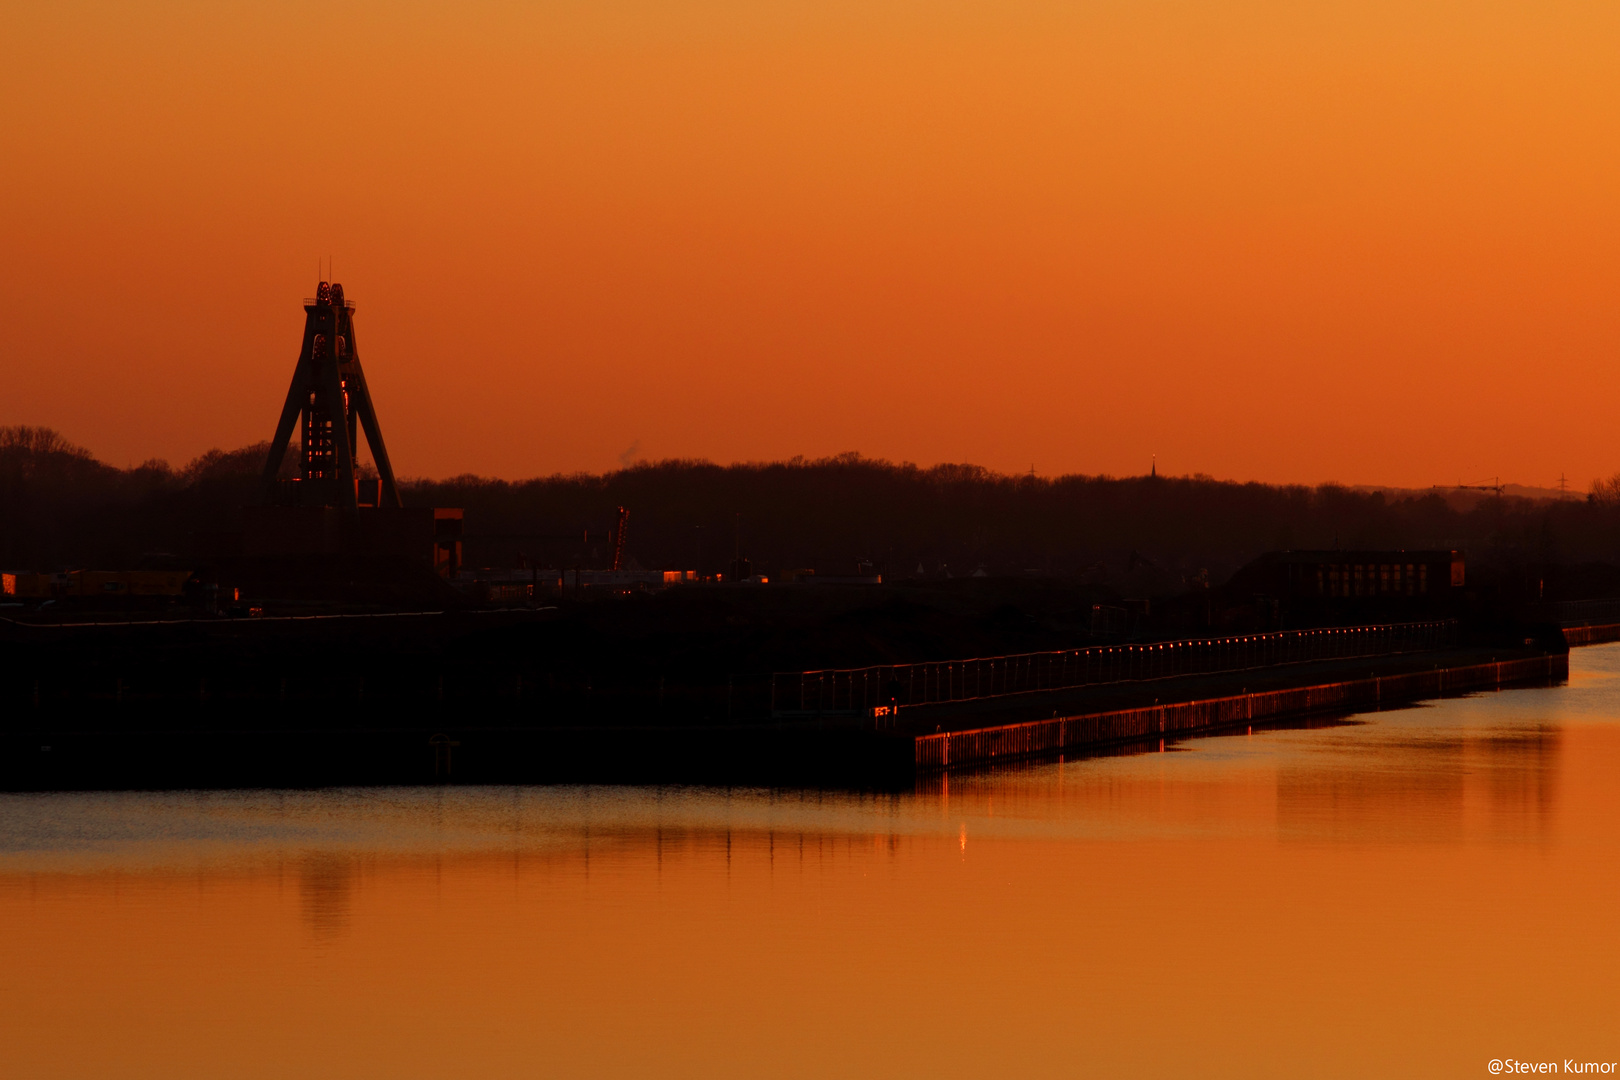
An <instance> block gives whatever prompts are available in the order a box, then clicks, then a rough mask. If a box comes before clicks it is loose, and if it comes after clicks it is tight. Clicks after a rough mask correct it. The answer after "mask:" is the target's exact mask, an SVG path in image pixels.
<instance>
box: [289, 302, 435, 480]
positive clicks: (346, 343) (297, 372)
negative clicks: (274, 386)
mask: <svg viewBox="0 0 1620 1080" xmlns="http://www.w3.org/2000/svg"><path fill="white" fill-rule="evenodd" d="M300 417H302V419H303V430H302V433H301V438H300V444H301V452H300V454H299V462H298V478H297V479H296V480H292V481H281V480H279V479H278V478H277V474H278V473H279V472H280V469H281V463H282V462H283V461H284V460H285V459H286V456H287V446H288V444H289V442H290V441H291V439H292V433H293V427H294V426H295V425H296V424H297V423H298V421H299V418H300ZM362 429H364V431H365V436H366V444H367V445H368V446H369V447H370V448H371V458H372V461H373V462H375V463H376V466H377V473H378V476H377V478H376V479H375V480H370V481H365V482H363V481H362V480H361V478H360V474H359V472H358V470H357V468H356V466H355V462H356V460H357V459H358V457H359V454H360V433H361V430H362ZM264 482H265V486H266V487H267V488H268V489H269V490H270V495H271V501H272V502H275V503H279V504H282V505H289V504H290V505H294V506H338V507H343V508H345V509H350V510H353V509H356V508H357V507H359V506H392V507H398V506H401V505H403V504H402V503H401V502H400V500H399V487H398V485H397V484H396V483H395V482H394V468H393V466H392V465H391V464H390V463H389V461H388V448H387V447H386V446H385V445H384V444H383V436H382V428H381V427H380V426H379V425H378V423H377V410H376V408H375V407H374V406H373V405H372V403H371V391H370V390H369V389H368V388H367V386H366V373H365V370H364V369H363V368H362V367H361V366H360V348H359V346H358V345H357V344H356V342H355V335H354V305H353V304H351V303H349V302H348V301H346V300H345V299H344V298H343V286H342V285H339V284H336V283H332V284H328V283H327V282H324V281H323V282H321V283H320V286H319V287H318V288H317V289H316V290H315V298H314V299H313V300H311V301H309V302H308V303H306V304H305V305H304V344H303V347H302V348H301V349H300V350H299V352H298V366H297V367H296V368H294V369H293V377H292V386H290V387H289V388H288V389H287V402H286V404H284V405H283V406H282V407H281V421H280V422H279V423H278V424H277V425H276V434H275V438H273V439H271V440H270V456H269V458H268V459H267V460H266V461H265V463H264Z"/></svg>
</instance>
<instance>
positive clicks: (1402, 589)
mask: <svg viewBox="0 0 1620 1080" xmlns="http://www.w3.org/2000/svg"><path fill="white" fill-rule="evenodd" d="M1464 561H1465V560H1464V558H1463V553H1462V552H1461V551H1454V550H1428V551H1415V550H1414V551H1408V550H1404V549H1403V550H1385V551H1377V550H1360V551H1273V552H1268V553H1267V554H1265V555H1262V556H1261V557H1260V558H1258V559H1256V560H1255V561H1254V562H1252V563H1250V564H1249V565H1248V566H1246V567H1244V568H1243V569H1242V570H1240V571H1238V574H1237V575H1236V576H1235V577H1234V578H1233V582H1234V584H1239V583H1241V586H1242V587H1243V588H1244V589H1251V590H1253V591H1255V592H1259V593H1265V594H1266V595H1269V596H1271V597H1274V598H1277V599H1283V600H1296V601H1309V600H1334V599H1337V600H1346V599H1356V598H1362V599H1368V600H1373V599H1383V600H1394V599H1396V598H1414V599H1415V598H1440V597H1444V596H1446V595H1448V594H1450V593H1451V592H1452V590H1455V589H1461V588H1462V587H1463V584H1464V581H1465V580H1466V574H1465V566H1464Z"/></svg>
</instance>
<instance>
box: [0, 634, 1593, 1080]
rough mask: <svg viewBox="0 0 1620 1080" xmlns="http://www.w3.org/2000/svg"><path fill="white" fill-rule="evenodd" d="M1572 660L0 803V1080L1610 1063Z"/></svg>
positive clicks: (1311, 1069) (1588, 751)
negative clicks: (828, 784) (1476, 679)
mask: <svg viewBox="0 0 1620 1080" xmlns="http://www.w3.org/2000/svg"><path fill="white" fill-rule="evenodd" d="M1572 666H1573V669H1574V670H1573V675H1572V679H1571V682H1570V684H1569V685H1568V686H1566V687H1558V688H1551V689H1537V690H1519V691H1509V692H1504V693H1500V694H1488V695H1481V696H1478V697H1473V698H1466V699H1454V700H1450V701H1445V702H1441V703H1437V704H1434V705H1430V706H1425V707H1420V708H1413V709H1405V710H1399V711H1392V712H1387V713H1381V714H1373V715H1366V716H1361V717H1357V718H1354V719H1353V720H1352V721H1351V722H1348V723H1342V724H1334V725H1328V726H1320V727H1314V728H1308V729H1293V730H1273V731H1256V732H1254V733H1252V734H1245V735H1237V736H1228V737H1222V738H1215V739H1203V740H1194V741H1189V742H1186V743H1182V744H1180V745H1179V746H1171V747H1169V748H1168V749H1167V750H1166V751H1165V752H1162V753H1145V754H1136V755H1128V756H1114V757H1101V758H1093V759H1085V760H1079V761H1066V762H1063V763H1045V764H1035V765H1027V766H1022V767H1012V768H1007V769H1002V770H998V771H994V772H989V773H983V774H978V775H971V776H952V777H949V778H935V779H932V780H929V781H925V782H924V783H922V784H920V785H919V787H918V790H917V791H916V792H915V793H910V794H906V795H902V796H894V795H878V796H873V795H856V794H848V793H832V792H815V791H793V792H776V791H764V790H736V789H733V790H714V789H688V788H657V789H650V788H649V789H636V788H608V787H594V788H586V787H578V788H477V789H454V788H437V789H385V790H345V791H328V792H229V793H220V792H213V793H209V792H187V793H136V794H68V795H16V796H0V972H3V973H4V975H3V978H0V1075H6V1076H10V1075H26V1076H84V1075H113V1074H116V1075H129V1076H143V1075H150V1076H214V1075H227V1074H228V1075H233V1076H282V1075H290V1074H296V1075H301V1076H372V1075H375V1076H452V1075H455V1076H461V1075H478V1076H507V1075H513V1076H518V1075H522V1076H533V1075H641V1074H644V1073H657V1074H660V1075H676V1076H716V1075H760V1074H770V1075H803V1076H820V1075H826V1074H828V1073H846V1074H849V1073H852V1074H864V1073H877V1072H881V1073H884V1074H894V1075H913V1074H923V1073H927V1074H930V1075H936V1076H937V1075H941V1074H944V1075H984V1074H987V1073H989V1074H995V1075H1001V1074H1005V1073H1007V1072H1044V1071H1051V1070H1061V1071H1062V1072H1064V1073H1066V1074H1067V1073H1072V1072H1080V1071H1084V1072H1100V1073H1105V1074H1123V1075H1234V1076H1257V1075H1269V1076H1295V1075H1365V1074H1366V1073H1367V1072H1368V1071H1378V1072H1380V1073H1381V1074H1386V1075H1453V1074H1455V1075H1465V1074H1466V1075H1477V1074H1478V1073H1479V1070H1480V1069H1482V1068H1483V1066H1484V1064H1485V1062H1486V1061H1487V1060H1489V1059H1490V1058H1492V1057H1497V1058H1500V1057H1518V1058H1528V1059H1535V1058H1540V1057H1546V1058H1547V1059H1548V1060H1551V1059H1553V1058H1557V1059H1559V1060H1562V1059H1563V1058H1564V1057H1569V1056H1571V1055H1586V1057H1585V1058H1584V1059H1583V1060H1594V1059H1598V1058H1601V1060H1605V1061H1608V1060H1616V1059H1620V1038H1617V1037H1615V1035H1614V1033H1615V1025H1614V1024H1613V1019H1612V1018H1613V1016H1614V1015H1615V1014H1616V1008H1617V1006H1620V932H1617V929H1616V926H1615V921H1614V917H1613V916H1614V911H1615V903H1616V901H1620V646H1607V647H1598V648H1589V649H1584V650H1580V651H1578V652H1576V654H1575V655H1574V658H1573V665H1572ZM1594 1055H1595V1056H1596V1057H1594Z"/></svg>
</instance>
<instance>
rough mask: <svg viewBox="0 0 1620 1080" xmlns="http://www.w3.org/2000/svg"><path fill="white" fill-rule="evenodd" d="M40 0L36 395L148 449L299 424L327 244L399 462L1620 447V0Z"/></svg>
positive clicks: (138, 453) (10, 301) (1431, 464)
mask: <svg viewBox="0 0 1620 1080" xmlns="http://www.w3.org/2000/svg"><path fill="white" fill-rule="evenodd" d="M5 26H6V31H5V33H4V34H0V205H3V206H4V207H5V212H4V214H3V215H0V236H3V238H4V240H3V250H4V253H5V257H4V258H3V259H0V354H3V355H4V356H5V358H6V364H5V376H6V377H5V388H4V393H3V394H0V422H4V423H17V422H30V423H43V424H49V425H52V426H55V427H57V428H59V429H61V430H62V431H63V432H64V433H65V434H67V435H68V436H69V437H70V438H72V439H75V440H77V441H79V442H82V443H84V444H86V445H88V446H90V447H91V448H92V449H93V450H95V451H97V452H98V453H100V454H102V455H103V456H105V457H107V458H109V459H111V460H113V461H115V462H116V463H117V464H125V463H126V462H128V461H130V460H139V459H141V458H144V457H147V456H150V455H163V456H167V457H169V458H172V459H177V460H178V459H184V458H187V457H189V456H191V455H193V454H195V453H197V452H199V451H202V450H204V449H206V448H208V447H209V446H212V445H221V446H235V445H241V444H244V443H247V442H250V441H254V440H257V439H262V438H267V437H268V436H269V434H270V430H271V428H272V426H273V424H274V420H275V413H276V408H277V406H278V405H279V403H280V400H281V397H282V395H283V394H284V393H285V390H286V384H287V379H288V376H289V372H290V370H291V365H292V360H293V358H294V356H295V354H296V351H297V346H298V340H297V335H298V328H299V326H300V325H301V319H302V312H301V310H300V308H299V302H300V300H301V298H302V297H304V296H305V295H307V294H308V293H309V292H310V291H311V290H312V288H313V287H314V279H315V274H316V266H317V260H318V259H320V258H323V257H325V256H327V255H329V254H330V255H332V256H333V257H334V259H335V268H334V269H335V274H336V277H337V279H338V280H340V281H342V282H343V283H344V284H345V285H346V286H347V288H348V290H349V293H350V295H351V296H352V297H353V298H354V299H355V300H356V301H357V303H358V305H359V317H358V323H357V325H358V330H359V334H360V337H361V341H360V342H359V344H360V346H361V350H362V354H363V356H364V358H365V363H366V365H367V369H368V372H369V373H370V374H371V379H372V382H373V383H374V387H373V389H374V391H375V394H376V398H377V403H378V408H379V410H380V412H381V415H382V419H383V425H384V428H385V430H386V432H387V437H388V441H389V444H390V448H391V450H392V451H393V454H394V457H395V463H396V465H397V467H398V468H399V469H400V471H401V472H402V473H403V474H405V475H446V474H451V473H455V472H458V471H462V470H475V471H481V472H484V473H489V474H498V475H504V476H509V477H515V476H523V475H532V474H536V473H543V472H550V471H553V470H570V469H575V468H589V469H602V468H611V467H615V466H616V465H617V464H618V463H619V461H620V460H621V458H623V460H627V461H628V460H632V459H633V457H634V454H635V453H636V452H639V453H640V454H642V455H645V456H651V457H664V456H680V455H703V456H709V457H712V458H715V459H718V460H734V459H759V458H769V457H784V456H790V455H793V454H799V453H802V454H806V455H812V456H813V455H818V454H825V453H832V452H838V451H843V450H848V449H858V450H860V451H863V452H865V453H868V454H874V455H883V456H889V457H893V458H896V459H901V458H905V459H912V460H916V461H919V462H923V463H929V462H934V461H938V460H969V461H974V462H977V463H981V464H986V465H990V466H993V467H998V468H1002V469H1006V470H1011V471H1024V470H1026V469H1028V468H1029V466H1030V464H1031V463H1032V462H1033V463H1034V464H1035V466H1036V468H1037V469H1038V470H1039V471H1040V472H1042V473H1045V474H1051V473H1055V472H1058V471H1066V470H1067V471H1075V470H1078V471H1087V472H1097V471H1111V472H1116V473H1117V472H1131V473H1135V472H1145V471H1146V469H1147V466H1148V462H1149V460H1150V455H1151V454H1153V453H1157V454H1158V455H1159V459H1160V460H1161V461H1162V462H1164V463H1165V465H1166V468H1167V469H1168V470H1169V471H1171V472H1184V471H1194V470H1201V471H1205V472H1209V473H1212V474H1215V475H1218V476H1227V477H1237V478H1250V477H1253V478H1259V479H1269V480H1303V481H1319V480H1323V479H1329V478H1338V479H1341V480H1345V481H1350V482H1362V481H1379V482H1391V483H1406V484H1411V485H1427V484H1430V483H1436V482H1453V481H1456V480H1458V479H1463V480H1473V479H1477V478H1478V477H1480V476H1487V475H1496V474H1500V475H1501V476H1502V477H1503V478H1504V479H1505V480H1506V479H1511V480H1514V481H1516V482H1524V483H1536V484H1544V485H1545V484H1555V483H1556V480H1557V476H1558V474H1559V472H1560V471H1564V472H1567V473H1568V474H1569V476H1570V478H1571V479H1572V480H1573V481H1575V482H1576V483H1577V484H1584V482H1585V481H1586V480H1587V479H1588V478H1590V477H1592V476H1594V475H1598V474H1606V473H1608V472H1611V471H1613V470H1614V469H1615V468H1616V467H1620V460H1617V458H1616V456H1615V455H1616V452H1615V449H1614V447H1613V446H1612V440H1611V439H1610V437H1609V429H1610V426H1611V424H1610V420H1611V417H1610V415H1609V412H1610V405H1609V403H1610V401H1611V400H1613V399H1614V398H1615V396H1616V394H1617V392H1620V374H1617V373H1616V371H1617V369H1616V367H1615V365H1614V363H1613V359H1614V357H1615V355H1616V354H1617V351H1620V332H1617V325H1616V320H1615V301H1614V297H1615V296H1617V295H1620V263H1617V262H1616V261H1615V259H1614V257H1613V252H1614V251H1615V250H1617V249H1620V208H1617V203H1616V201H1615V199H1614V198H1613V195H1614V192H1615V191H1616V190H1620V95H1617V94H1616V93H1615V92H1614V89H1615V88H1614V83H1613V57H1614V56H1615V55H1616V53H1617V51H1620V9H1617V8H1616V7H1615V6H1614V5H1610V4H1596V3H1577V2H1562V0H1558V2H1552V3H1545V4H1527V3H1505V2H1481V3H1471V4H1454V3H1440V2H1431V0H1420V2H1416V3H1413V2H1409V0H1358V2H1353V3H1352V2H1349V0H1326V2H1322V3H1310V4H1298V3H1291V2H1283V0H1213V2H1197V3H1194V2H1184V0H1143V2H1131V3H1125V2H1121V0H1084V2H1080V3H1058V2H1056V0H995V2H989V0H970V2H967V3H962V4H946V5H937V4H936V5H928V4H909V3H903V2H900V0H878V2H877V3H858V4H857V3H850V2H844V0H832V2H827V3H803V2H790V3H785V4H768V5H757V4H742V3H732V2H729V0H693V2H690V3H674V2H669V0H609V2H605V3H591V4H586V3H578V2H575V0H558V2H556V3H549V4H534V5H530V4H516V5H513V4H497V3H492V2H483V3H473V4H458V5H447V6H445V5H414V4H413V5H403V6H402V5H399V4H383V3H378V2H356V3H343V2H339V3H325V2H323V3H319V4H314V3H306V4H270V3H262V2H261V3H250V4H231V5H210V4H202V3H194V2H176V3H170V4H144V5H111V4H101V3H93V2H73V0H68V2H64V3H52V4H32V5H13V6H12V9H11V10H9V11H8V13H7V16H6V23H5ZM638 446H639V448H640V449H639V451H637V450H636V447H638ZM626 448H631V449H629V450H627V449H626Z"/></svg>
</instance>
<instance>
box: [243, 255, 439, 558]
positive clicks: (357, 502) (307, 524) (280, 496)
mask: <svg viewBox="0 0 1620 1080" xmlns="http://www.w3.org/2000/svg"><path fill="white" fill-rule="evenodd" d="M300 422H301V425H302V426H301V430H300V436H299V453H298V475H297V476H296V477H292V478H285V479H284V478H282V477H281V475H280V473H281V466H282V462H284V461H285V460H286V457H287V450H288V447H289V446H290V445H291V441H292V434H293V429H294V428H295V427H299V426H300ZM362 433H363V434H364V435H365V437H366V445H367V446H368V447H370V449H371V459H372V461H373V462H374V463H375V464H376V468H377V475H376V476H374V477H362V476H361V475H360V470H359V466H358V464H357V461H358V458H359V454H360V436H361V434H362ZM264 486H265V496H266V498H265V505H263V506H257V507H248V508H247V509H246V512H245V516H244V523H245V525H246V530H245V536H244V542H243V549H244V553H245V554H249V555H272V556H276V555H334V554H345V555H365V556H385V557H390V558H404V559H408V560H410V561H413V562H426V563H428V564H429V565H431V566H432V567H433V568H434V569H435V570H437V571H438V572H439V573H441V574H445V575H454V574H455V573H456V571H457V570H458V569H459V568H460V566H461V511H460V510H459V509H446V508H432V507H407V506H405V505H404V504H403V503H402V502H401V501H400V497H399V485H398V484H397V483H396V482H395V480H394V467H393V465H392V463H390V462H389V460H388V448H387V447H386V445H384V443H383V436H382V427H381V426H380V425H379V424H378V423H377V410H376V408H375V406H373V405H372V403H371V391H370V389H369V388H368V387H367V386H366V374H365V371H364V370H363V369H362V368H361V366H360V349H359V346H358V345H357V344H356V343H355V334H354V305H353V304H351V303H349V302H348V301H347V300H345V299H344V297H343V286H342V285H339V284H337V283H335V282H333V283H328V282H325V281H322V282H321V283H320V284H319V287H318V288H317V289H316V291H315V297H314V299H312V300H308V301H306V302H305V303H304V342H303V346H302V347H301V348H300V349H299V351H298V366H297V367H295V368H294V369H293V377H292V385H291V386H290V387H288V389H287V400H286V403H285V404H283V405H282V407H281V419H280V421H279V422H278V423H277V424H276V434H275V438H273V439H272V440H271V441H270V454H269V457H268V458H266V460H265V463H264Z"/></svg>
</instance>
